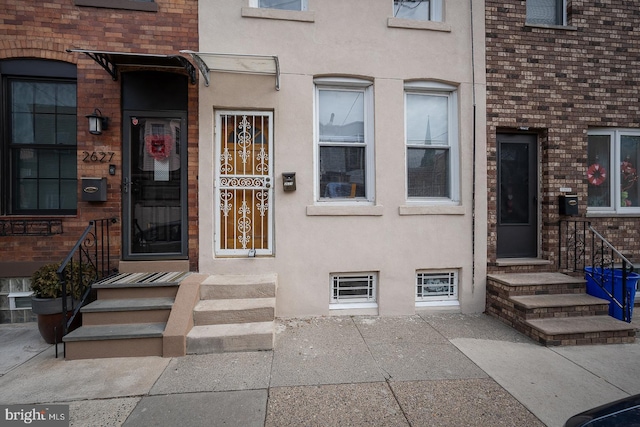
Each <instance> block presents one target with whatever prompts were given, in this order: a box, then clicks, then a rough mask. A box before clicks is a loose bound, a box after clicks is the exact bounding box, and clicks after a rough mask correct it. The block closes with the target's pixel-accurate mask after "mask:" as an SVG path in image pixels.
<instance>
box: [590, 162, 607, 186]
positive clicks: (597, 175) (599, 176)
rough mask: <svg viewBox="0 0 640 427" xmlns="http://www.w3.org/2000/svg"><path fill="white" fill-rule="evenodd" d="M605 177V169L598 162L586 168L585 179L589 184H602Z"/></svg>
mask: <svg viewBox="0 0 640 427" xmlns="http://www.w3.org/2000/svg"><path fill="white" fill-rule="evenodd" d="M606 179H607V170H606V169H605V168H604V166H602V165H601V164H600V163H594V164H592V165H591V166H589V168H588V169H587V181H589V184H591V185H602V183H603V182H605V181H606Z"/></svg>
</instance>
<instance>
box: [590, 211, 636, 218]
mask: <svg viewBox="0 0 640 427" xmlns="http://www.w3.org/2000/svg"><path fill="white" fill-rule="evenodd" d="M585 216H586V217H587V218H637V217H640V212H616V211H603V212H587V213H586V214H585Z"/></svg>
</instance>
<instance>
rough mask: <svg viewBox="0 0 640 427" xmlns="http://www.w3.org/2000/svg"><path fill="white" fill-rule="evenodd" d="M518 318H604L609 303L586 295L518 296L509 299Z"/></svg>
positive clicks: (607, 311)
mask: <svg viewBox="0 0 640 427" xmlns="http://www.w3.org/2000/svg"><path fill="white" fill-rule="evenodd" d="M509 300H510V301H512V302H513V308H514V310H515V311H516V312H518V313H517V315H518V316H519V317H522V318H524V319H538V318H550V317H573V316H606V315H608V313H609V301H607V300H605V299H602V298H597V297H594V296H591V295H587V294H547V295H519V296H513V297H510V298H509Z"/></svg>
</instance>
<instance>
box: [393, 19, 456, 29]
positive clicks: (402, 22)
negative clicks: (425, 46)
mask: <svg viewBox="0 0 640 427" xmlns="http://www.w3.org/2000/svg"><path fill="white" fill-rule="evenodd" d="M387 27H390V28H405V29H409V30H429V31H442V32H446V33H450V32H451V25H449V24H447V23H446V22H438V21H414V20H412V19H402V18H389V19H387Z"/></svg>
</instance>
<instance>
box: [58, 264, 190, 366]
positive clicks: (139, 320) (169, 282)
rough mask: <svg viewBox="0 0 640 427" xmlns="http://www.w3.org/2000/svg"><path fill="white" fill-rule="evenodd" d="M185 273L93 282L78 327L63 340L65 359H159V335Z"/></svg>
mask: <svg viewBox="0 0 640 427" xmlns="http://www.w3.org/2000/svg"><path fill="white" fill-rule="evenodd" d="M189 274H190V273H189V272H163V273H122V274H118V275H116V276H113V277H110V278H107V279H105V280H102V281H100V282H97V283H95V284H94V285H93V286H92V287H93V289H95V290H96V291H97V300H96V301H94V302H92V303H90V304H88V305H86V306H85V307H83V308H82V309H81V313H82V326H81V327H80V328H78V329H76V330H74V331H72V332H70V333H69V334H67V335H66V336H65V337H64V338H63V342H64V344H65V358H66V359H70V360H75V359H95V358H105V357H139V356H163V332H164V330H165V326H166V324H167V320H168V319H169V316H170V313H171V309H172V307H173V304H174V299H175V296H176V293H177V291H178V288H179V285H180V282H181V281H182V280H184V279H185V278H186V277H187V276H188V275H189Z"/></svg>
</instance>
